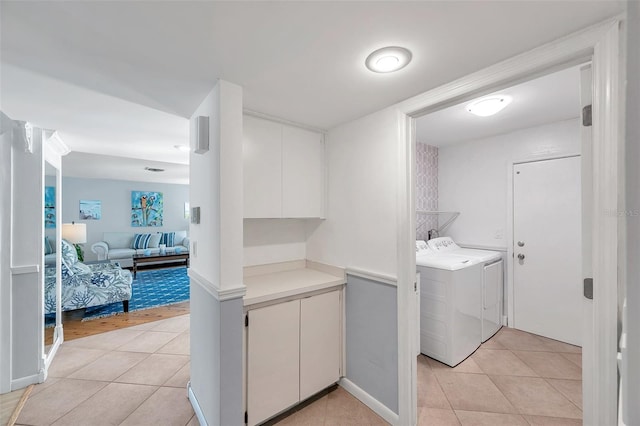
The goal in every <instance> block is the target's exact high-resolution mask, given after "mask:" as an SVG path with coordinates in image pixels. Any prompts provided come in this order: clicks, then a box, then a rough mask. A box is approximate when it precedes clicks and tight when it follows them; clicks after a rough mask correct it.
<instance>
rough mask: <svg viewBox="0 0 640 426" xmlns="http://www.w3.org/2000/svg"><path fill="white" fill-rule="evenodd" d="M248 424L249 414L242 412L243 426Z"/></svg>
mask: <svg viewBox="0 0 640 426" xmlns="http://www.w3.org/2000/svg"><path fill="white" fill-rule="evenodd" d="M248 423H249V413H248V412H247V411H245V412H244V424H245V425H246V424H248Z"/></svg>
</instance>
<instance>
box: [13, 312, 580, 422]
mask: <svg viewBox="0 0 640 426" xmlns="http://www.w3.org/2000/svg"><path fill="white" fill-rule="evenodd" d="M581 359H582V355H581V351H580V348H578V347H575V346H571V345H567V344H565V343H561V342H557V341H555V340H551V339H546V338H544V337H540V336H535V335H532V334H529V333H525V332H521V331H518V330H514V329H507V328H503V329H502V330H501V331H500V332H498V334H496V336H494V337H493V338H492V339H490V340H489V341H487V342H486V343H484V344H483V345H482V346H481V347H480V348H479V349H478V350H477V351H476V352H475V353H474V354H473V355H472V356H471V357H469V358H467V359H466V360H465V361H464V362H462V363H461V364H460V365H458V366H457V367H455V368H450V367H448V366H446V365H444V364H441V363H439V362H437V361H435V360H433V359H430V358H428V357H426V356H424V355H420V356H419V357H418V423H419V425H433V426H438V425H462V426H466V425H492V426H493V425H495V426H499V425H509V426H512V425H513V426H517V425H523V426H528V425H533V426H537V425H557V426H563V425H580V424H582V421H581V418H582V381H581V373H582V366H581ZM188 380H189V316H188V315H184V316H179V317H174V318H170V319H165V320H162V321H157V322H150V323H147V324H142V325H138V326H134V327H129V328H126V329H120V330H115V331H110V332H107V333H102V334H100V335H96V336H91V337H85V338H81V339H76V340H72V341H70V342H65V343H64V345H63V346H62V347H61V348H60V350H59V353H58V354H57V356H56V358H55V359H54V361H53V363H52V365H51V368H50V369H49V378H48V379H47V381H46V382H45V383H43V384H40V385H37V386H35V388H34V389H33V392H32V393H31V396H30V397H29V400H28V401H27V403H26V405H25V407H24V409H23V410H22V412H21V414H20V416H19V417H18V421H17V423H16V424H17V425H88V424H90V425H92V426H93V425H119V424H122V425H154V426H156V425H171V426H173V425H177V426H178V425H179V426H185V425H187V426H195V425H197V424H198V421H197V420H196V418H195V416H194V413H193V409H192V408H191V405H190V404H189V401H188V399H187V397H186V390H185V388H186V384H187V382H188ZM277 424H278V425H283V426H285V425H308V426H321V425H324V426H330V425H345V426H346V425H363V426H364V425H374V426H375V425H385V424H386V422H385V421H384V420H383V419H382V418H380V417H378V416H377V415H376V414H375V413H374V412H373V411H371V410H370V409H369V408H367V407H366V406H365V405H364V404H362V403H361V402H360V401H358V400H357V399H356V398H354V397H353V396H351V395H350V394H349V393H347V392H346V391H345V390H344V389H342V388H337V389H336V390H334V391H333V392H330V393H329V394H328V395H325V396H323V397H321V398H319V399H318V400H317V401H315V402H313V403H312V404H309V405H307V406H306V407H304V408H302V409H300V410H298V411H295V412H294V413H292V414H291V415H289V416H287V417H285V418H283V419H280V420H279V421H278V422H277Z"/></svg>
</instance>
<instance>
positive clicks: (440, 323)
mask: <svg viewBox="0 0 640 426" xmlns="http://www.w3.org/2000/svg"><path fill="white" fill-rule="evenodd" d="M416 267H417V269H418V272H419V273H420V352H422V353H423V354H425V355H428V356H430V357H431V358H434V359H437V360H438V361H440V362H443V363H445V364H447V365H450V366H451V367H454V366H456V365H457V364H459V363H460V362H462V361H463V360H464V359H465V358H467V357H468V356H469V355H471V354H472V353H473V352H474V351H475V350H476V349H477V348H478V347H479V346H480V343H481V337H482V324H481V316H482V304H481V300H482V267H483V265H482V264H481V263H479V262H478V261H476V260H472V259H467V258H465V257H464V256H460V255H449V254H443V253H438V252H436V251H433V250H431V249H430V248H429V247H428V246H427V244H426V243H425V242H424V241H417V242H416Z"/></svg>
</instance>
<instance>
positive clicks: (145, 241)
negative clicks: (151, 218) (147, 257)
mask: <svg viewBox="0 0 640 426" xmlns="http://www.w3.org/2000/svg"><path fill="white" fill-rule="evenodd" d="M149 240H151V234H136V235H135V236H134V237H133V243H132V244H131V248H132V249H146V248H148V247H149Z"/></svg>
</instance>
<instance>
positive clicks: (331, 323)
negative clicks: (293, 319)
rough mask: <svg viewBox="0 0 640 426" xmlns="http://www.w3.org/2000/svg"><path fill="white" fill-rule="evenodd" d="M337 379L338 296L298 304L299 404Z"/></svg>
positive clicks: (306, 300) (338, 355)
mask: <svg viewBox="0 0 640 426" xmlns="http://www.w3.org/2000/svg"><path fill="white" fill-rule="evenodd" d="M339 378H340V295H339V293H338V292H337V291H332V292H330V293H325V294H320V295H318V296H313V297H308V298H306V299H302V300H301V301H300V401H303V400H305V399H307V398H309V397H310V396H311V395H313V394H315V393H316V392H318V391H320V390H322V389H324V388H326V387H327V386H330V385H332V384H333V383H335V382H337V381H338V379H339Z"/></svg>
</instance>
